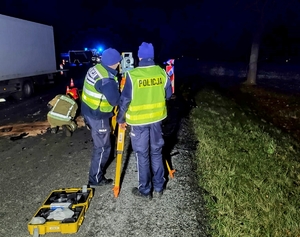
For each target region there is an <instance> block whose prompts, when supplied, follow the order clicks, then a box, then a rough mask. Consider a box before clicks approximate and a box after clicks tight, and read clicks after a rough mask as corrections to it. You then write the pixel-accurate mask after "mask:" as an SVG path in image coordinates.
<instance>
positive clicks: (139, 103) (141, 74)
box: [126, 65, 167, 125]
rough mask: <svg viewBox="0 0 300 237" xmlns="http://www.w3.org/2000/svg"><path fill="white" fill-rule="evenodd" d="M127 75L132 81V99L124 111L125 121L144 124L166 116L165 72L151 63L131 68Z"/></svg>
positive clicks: (132, 123) (131, 123) (130, 123)
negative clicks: (150, 64)
mask: <svg viewBox="0 0 300 237" xmlns="http://www.w3.org/2000/svg"><path fill="white" fill-rule="evenodd" d="M128 76H129V78H130V80H131V83H132V101H131V102H130V105H129V107H128V110H127V112H126V122H127V123H128V124H129V125H145V124H151V123H155V122H158V121H161V120H163V119H164V118H166V117H167V108H166V101H165V86H166V83H167V74H166V72H165V71H164V70H163V69H162V68H160V67H159V66H155V65H153V66H147V67H138V68H135V69H132V70H130V71H128Z"/></svg>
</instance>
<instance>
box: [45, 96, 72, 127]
mask: <svg viewBox="0 0 300 237" xmlns="http://www.w3.org/2000/svg"><path fill="white" fill-rule="evenodd" d="M74 106H75V107H76V109H77V104H76V102H75V101H74V100H73V99H71V98H70V97H68V96H66V95H61V96H59V98H58V99H57V101H56V103H55V104H54V106H53V107H52V109H51V110H50V111H49V112H48V116H49V117H51V118H54V119H57V120H60V121H66V122H68V121H70V120H71V119H72V116H71V113H72V110H73V107H74Z"/></svg>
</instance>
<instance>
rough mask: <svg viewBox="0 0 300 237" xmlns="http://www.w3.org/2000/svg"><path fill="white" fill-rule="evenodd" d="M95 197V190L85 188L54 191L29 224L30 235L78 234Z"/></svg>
mask: <svg viewBox="0 0 300 237" xmlns="http://www.w3.org/2000/svg"><path fill="white" fill-rule="evenodd" d="M93 195H94V190H93V189H92V188H87V187H85V186H84V187H82V188H62V189H58V190H54V191H52V192H51V193H50V194H49V196H48V197H47V198H46V200H45V201H44V203H43V204H42V206H41V207H40V208H39V209H38V211H37V212H36V213H35V214H34V216H33V218H32V219H31V221H30V222H29V223H28V231H29V233H30V234H31V235H33V234H35V233H38V234H41V235H44V234H46V233H49V232H60V233H62V234H71V233H76V232H77V231H78V229H79V227H80V226H81V224H82V223H83V220H84V217H85V213H86V211H87V210H88V208H89V205H90V202H91V200H92V198H93Z"/></svg>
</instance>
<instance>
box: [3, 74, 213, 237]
mask: <svg viewBox="0 0 300 237" xmlns="http://www.w3.org/2000/svg"><path fill="white" fill-rule="evenodd" d="M70 76H72V77H73V79H74V82H75V85H76V84H77V86H78V85H80V86H82V83H83V77H82V72H79V71H77V72H73V74H72V73H71V74H70ZM68 80H69V78H66V79H65V81H62V82H61V83H60V85H58V86H54V87H51V88H48V89H47V90H42V91H40V92H38V93H37V94H36V95H35V96H34V97H32V98H30V99H27V100H24V101H7V102H5V103H0V126H5V125H7V124H15V123H19V124H20V123H34V122H37V121H45V120H46V114H47V108H46V105H47V102H48V101H49V100H50V99H52V98H53V97H54V96H55V95H56V93H64V92H65V85H66V84H68ZM177 109H180V108H177ZM174 114H176V111H175V112H174ZM174 121H176V122H178V123H179V124H178V126H177V128H178V129H179V130H178V132H177V133H176V134H175V133H173V134H172V136H171V137H172V139H171V140H167V144H170V142H171V143H172V142H174V144H173V143H172V145H170V147H169V149H168V151H167V152H168V153H169V158H170V159H171V163H172V166H173V168H174V169H175V170H176V172H175V174H174V175H175V177H174V178H170V177H169V181H168V182H167V188H166V191H165V192H164V195H163V196H162V198H161V199H155V198H154V199H152V200H151V201H147V200H140V199H138V198H136V197H134V196H133V195H132V194H131V189H132V188H133V187H136V186H137V184H138V183H137V172H136V163H135V158H134V155H133V153H132V151H131V149H130V142H129V137H128V136H126V138H125V151H124V155H123V159H122V179H121V189H120V194H119V196H118V197H114V194H113V190H112V188H113V185H111V186H104V187H99V188H96V189H95V193H94V197H93V198H92V200H91V204H90V207H89V209H88V210H87V212H86V214H85V218H84V220H83V223H82V225H81V226H79V230H78V232H77V233H75V234H70V235H68V234H66V235H64V236H73V237H98V236H99V237H100V236H107V237H110V236H113V237H116V236H147V237H149V236H155V237H157V236H164V237H167V236H172V237H173V236H193V237H194V236H208V235H207V234H206V232H207V219H206V214H205V213H206V212H205V208H204V201H203V198H202V192H201V189H200V188H199V187H198V185H197V177H196V172H195V169H196V168H195V164H194V156H193V153H194V151H195V144H196V143H195V142H196V141H195V140H194V139H193V136H192V132H191V130H190V127H189V122H188V118H184V119H181V120H180V119H175V120H174ZM0 135H1V132H0ZM174 136H175V137H176V138H177V139H174ZM169 138H170V137H169ZM169 138H166V139H169ZM173 145H174V146H173ZM91 151H92V140H91V136H90V132H89V131H88V130H87V129H86V128H84V127H81V128H79V129H78V130H76V132H75V133H74V134H73V136H72V137H65V135H64V134H63V133H62V132H59V133H58V134H56V135H55V134H51V133H43V134H40V135H37V136H28V137H23V138H22V139H18V140H10V138H9V137H7V136H6V137H3V136H2V137H0V152H1V153H0V154H1V156H0V161H1V166H0V180H1V183H0V186H1V195H0V204H1V209H0V236H3V237H23V236H24V237H27V236H30V234H29V232H28V229H27V226H28V223H29V222H30V220H31V219H32V217H33V216H34V214H35V212H36V211H37V210H38V208H39V207H40V206H41V204H42V203H43V202H44V200H45V199H46V198H47V196H48V195H49V194H50V192H51V191H53V190H57V189H60V188H71V187H77V188H80V187H82V185H85V184H86V183H87V179H88V169H89V163H90V155H91ZM170 154H171V155H170ZM172 154H173V155H172ZM115 170H116V160H115V159H114V157H112V159H111V163H110V165H109V167H108V169H107V174H106V176H107V177H108V178H114V177H115ZM46 236H48V237H54V236H61V233H59V232H58V233H47V235H46Z"/></svg>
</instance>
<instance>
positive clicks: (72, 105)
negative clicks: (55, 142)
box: [47, 88, 78, 137]
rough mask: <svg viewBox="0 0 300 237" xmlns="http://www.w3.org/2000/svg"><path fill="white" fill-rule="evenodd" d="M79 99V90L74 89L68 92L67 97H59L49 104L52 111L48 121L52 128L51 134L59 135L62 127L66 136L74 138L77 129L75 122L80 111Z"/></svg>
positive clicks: (48, 115)
mask: <svg viewBox="0 0 300 237" xmlns="http://www.w3.org/2000/svg"><path fill="white" fill-rule="evenodd" d="M77 99H78V92H77V88H73V89H70V90H67V93H66V95H57V96H55V97H54V98H53V99H52V100H51V101H49V102H48V108H49V109H50V111H49V112H48V114H47V120H48V122H49V124H50V126H51V133H57V131H58V128H59V127H60V126H61V127H62V129H63V131H64V132H65V134H66V136H68V137H70V136H72V133H73V132H74V131H75V130H76V128H77V124H76V123H75V121H74V119H75V116H76V111H77V109H78V105H77V103H76V100H77Z"/></svg>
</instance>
